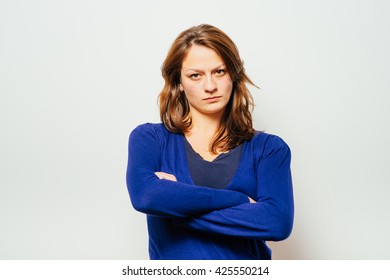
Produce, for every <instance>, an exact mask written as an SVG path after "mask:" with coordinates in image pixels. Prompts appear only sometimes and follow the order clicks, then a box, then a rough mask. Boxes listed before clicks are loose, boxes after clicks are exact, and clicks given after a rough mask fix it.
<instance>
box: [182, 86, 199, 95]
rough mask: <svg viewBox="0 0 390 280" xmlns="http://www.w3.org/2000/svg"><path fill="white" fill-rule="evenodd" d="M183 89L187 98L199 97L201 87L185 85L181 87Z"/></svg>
mask: <svg viewBox="0 0 390 280" xmlns="http://www.w3.org/2000/svg"><path fill="white" fill-rule="evenodd" d="M183 88H184V92H185V93H186V95H187V96H189V95H190V96H195V95H199V91H200V90H201V87H200V86H199V85H197V84H186V85H183Z"/></svg>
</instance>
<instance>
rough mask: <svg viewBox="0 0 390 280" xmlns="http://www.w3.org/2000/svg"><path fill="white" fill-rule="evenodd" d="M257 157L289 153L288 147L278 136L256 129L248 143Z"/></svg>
mask: <svg viewBox="0 0 390 280" xmlns="http://www.w3.org/2000/svg"><path fill="white" fill-rule="evenodd" d="M248 144H249V145H250V146H251V148H252V149H253V153H255V154H256V155H257V156H258V157H260V158H264V157H267V156H269V155H271V154H275V153H279V154H280V153H282V154H290V153H291V152H290V147H289V146H288V144H287V143H286V142H285V141H284V140H283V139H282V138H281V137H279V136H277V135H274V134H269V133H266V132H261V131H256V134H255V135H254V136H253V137H252V139H251V140H250V141H249V143H248Z"/></svg>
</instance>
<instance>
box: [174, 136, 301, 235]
mask: <svg viewBox="0 0 390 280" xmlns="http://www.w3.org/2000/svg"><path fill="white" fill-rule="evenodd" d="M266 145H267V146H266V147H265V149H264V152H263V156H262V157H261V159H260V160H259V163H258V165H257V170H256V174H257V182H258V183H257V188H258V197H257V198H256V200H257V202H256V203H245V204H241V205H237V206H232V207H229V208H226V209H222V210H216V211H212V212H210V213H206V214H204V215H201V216H199V217H195V218H191V219H175V221H174V223H175V225H176V226H180V227H186V228H191V229H195V230H201V231H206V232H209V233H216V234H222V235H230V236H240V237H247V238H253V239H261V240H273V241H278V240H283V239H286V238H287V237H288V236H289V235H290V233H291V230H292V225H293V213H294V203H293V191H292V179H291V172H290V161H291V153H290V149H289V147H288V146H287V144H285V143H284V142H283V140H281V139H280V138H279V137H277V136H273V137H272V138H271V140H270V141H268V142H267V143H266Z"/></svg>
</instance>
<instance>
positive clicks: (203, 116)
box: [127, 25, 293, 259]
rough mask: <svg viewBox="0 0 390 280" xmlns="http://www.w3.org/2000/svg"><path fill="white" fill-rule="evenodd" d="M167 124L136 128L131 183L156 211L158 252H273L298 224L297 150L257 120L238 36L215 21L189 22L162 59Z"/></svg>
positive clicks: (262, 255)
mask: <svg viewBox="0 0 390 280" xmlns="http://www.w3.org/2000/svg"><path fill="white" fill-rule="evenodd" d="M162 75H163V77H164V79H165V86H164V88H163V90H162V92H161V94H160V96H159V101H160V116H161V120H162V124H150V123H148V124H143V125H140V126H138V127H137V128H136V129H134V131H133V132H132V133H131V135H130V140H129V161H128V169H127V186H128V190H129V194H130V198H131V202H132V204H133V207H134V208H135V209H136V210H138V211H140V212H143V213H145V214H147V222H148V232H149V256H150V258H151V259H270V258H271V251H270V249H269V248H268V247H267V245H266V243H265V241H266V240H274V241H276V240H282V239H285V238H287V237H288V236H289V235H290V232H291V230H292V224H293V193H292V182H291V175H290V150H289V148H288V146H287V145H286V144H285V143H284V142H283V140H281V139H280V138H279V137H277V136H274V135H270V134H266V133H263V132H257V131H255V130H254V129H253V127H252V117H251V107H252V103H253V102H252V97H251V95H250V92H249V90H248V88H247V83H249V84H252V85H253V83H252V81H251V80H250V79H249V78H248V76H247V75H246V74H245V70H244V67H243V63H242V61H241V59H240V56H239V53H238V50H237V48H236V46H235V44H234V43H233V41H232V40H231V39H230V38H229V37H228V36H227V35H226V34H225V33H224V32H222V31H221V30H219V29H218V28H216V27H213V26H211V25H199V26H195V27H192V28H190V29H188V30H185V31H183V32H182V33H181V34H180V35H179V36H178V37H177V38H176V40H175V41H174V43H173V45H172V47H171V49H170V50H169V52H168V55H167V57H166V59H165V61H164V63H163V65H162Z"/></svg>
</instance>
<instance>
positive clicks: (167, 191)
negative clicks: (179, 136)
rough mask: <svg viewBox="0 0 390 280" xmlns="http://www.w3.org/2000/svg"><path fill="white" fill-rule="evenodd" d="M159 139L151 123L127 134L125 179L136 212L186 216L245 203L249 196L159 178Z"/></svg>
mask: <svg viewBox="0 0 390 280" xmlns="http://www.w3.org/2000/svg"><path fill="white" fill-rule="evenodd" d="M161 138H162V136H161V133H160V134H159V133H158V132H156V130H155V129H154V128H153V125H151V124H146V125H141V126H138V127H137V128H136V129H135V130H133V132H132V133H131V134H130V138H129V149H128V166H127V173H126V181H127V188H128V191H129V195H130V199H131V202H132V205H133V207H134V208H135V209H136V210H137V211H140V212H143V213H145V214H149V215H156V216H162V217H189V216H195V215H201V214H204V213H207V212H210V211H214V210H219V209H223V208H227V207H231V206H235V205H239V204H243V203H246V202H248V197H247V196H246V195H245V194H243V193H240V192H236V191H230V190H215V189H209V188H206V187H198V186H194V185H191V184H185V183H180V182H174V181H169V180H164V179H159V178H158V177H157V176H156V175H155V172H157V171H161V170H159V168H160V162H161V141H163V140H162V139H161Z"/></svg>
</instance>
